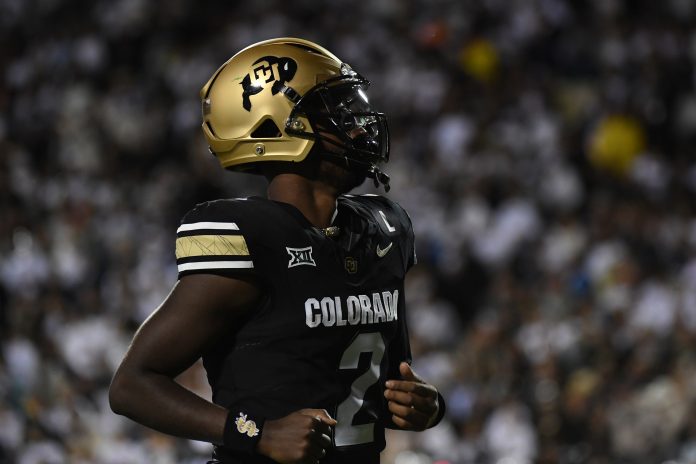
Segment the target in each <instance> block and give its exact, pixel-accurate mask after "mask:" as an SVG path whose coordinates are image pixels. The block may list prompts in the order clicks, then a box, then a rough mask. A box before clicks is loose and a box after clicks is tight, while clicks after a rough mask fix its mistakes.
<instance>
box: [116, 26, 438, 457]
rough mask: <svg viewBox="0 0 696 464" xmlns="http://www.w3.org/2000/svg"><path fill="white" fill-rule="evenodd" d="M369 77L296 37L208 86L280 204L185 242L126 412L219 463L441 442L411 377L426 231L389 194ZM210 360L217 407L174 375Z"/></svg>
mask: <svg viewBox="0 0 696 464" xmlns="http://www.w3.org/2000/svg"><path fill="white" fill-rule="evenodd" d="M368 85H369V83H368V81H367V80H365V79H364V78H363V77H362V76H360V74H358V73H357V72H355V71H354V70H353V69H351V67H350V66H348V65H347V64H345V63H343V62H341V60H339V59H338V58H337V57H336V56H334V55H333V54H332V53H330V52H329V51H328V50H326V49H324V48H322V47H321V46H319V45H317V44H315V43H312V42H309V41H306V40H301V39H295V38H281V39H274V40H268V41H264V42H260V43H257V44H254V45H252V46H250V47H248V48H246V49H244V50H242V51H240V52H239V53H237V54H236V55H234V56H233V57H232V58H231V59H230V60H229V61H227V62H226V63H225V64H224V65H223V66H222V67H220V68H219V69H218V70H217V72H215V73H214V74H213V76H212V77H211V79H210V80H209V81H208V83H207V84H206V85H205V86H204V87H203V89H202V90H201V102H202V110H203V131H204V133H205V136H206V138H207V141H208V143H209V145H210V150H211V152H212V153H213V154H214V155H215V156H216V157H217V159H218V160H219V161H220V163H221V164H222V166H223V167H224V168H228V169H234V170H241V171H246V172H251V173H257V174H262V175H264V176H266V177H267V178H268V181H269V183H268V198H267V199H266V198H255V197H251V198H240V199H227V200H218V201H211V202H207V203H203V204H200V205H198V206H196V207H195V208H193V209H192V210H191V211H190V212H189V213H187V214H186V216H185V217H184V218H183V220H182V223H181V226H180V227H179V228H178V230H177V239H176V261H177V265H178V271H179V280H178V282H177V283H176V285H175V286H174V288H173V290H172V291H171V293H170V295H169V296H168V297H167V298H166V300H165V301H164V302H163V303H162V305H161V306H160V307H159V308H158V309H157V310H156V311H155V312H154V313H153V314H152V316H151V317H150V318H148V320H147V321H145V323H144V324H143V325H142V327H140V329H139V330H138V332H137V333H136V335H135V338H134V339H133V343H132V344H131V346H130V348H129V350H128V352H127V354H126V356H125V357H124V359H123V361H122V363H121V365H120V367H119V369H118V371H117V372H116V374H115V376H114V379H113V382H112V384H111V389H110V402H111V406H112V408H113V410H114V411H115V412H117V413H119V414H124V415H126V416H128V417H131V418H132V419H134V420H136V421H138V422H140V423H142V424H144V425H147V426H149V427H152V428H154V429H157V430H160V431H162V432H165V433H169V434H172V435H176V436H180V437H186V438H190V439H195V440H205V441H209V442H212V443H214V444H215V445H216V446H215V451H214V455H213V460H212V461H211V462H212V463H246V464H248V463H271V462H278V463H315V462H319V461H321V462H324V463H351V464H353V463H361V464H370V463H378V462H379V453H380V451H381V450H382V449H383V448H384V446H385V441H384V428H385V427H386V428H393V429H402V430H416V431H419V430H424V429H427V428H429V427H432V426H434V425H435V424H437V423H438V421H439V420H440V419H441V417H442V415H443V413H444V403H443V400H442V397H441V396H440V395H439V393H438V391H437V390H436V388H435V387H433V386H432V385H430V384H428V383H427V382H425V381H424V380H423V379H421V378H420V377H419V376H418V375H416V373H415V372H414V371H413V370H412V368H411V366H410V362H411V353H410V348H409V340H408V330H407V326H406V315H405V307H404V276H405V275H406V272H407V271H408V269H409V268H410V267H411V266H412V265H413V264H414V262H415V253H414V238H413V231H412V227H411V221H410V219H409V217H408V215H407V214H406V212H405V211H404V210H403V209H402V208H401V207H400V206H399V205H397V204H396V203H394V202H392V201H390V200H388V199H387V198H384V197H382V196H378V195H359V196H353V195H348V194H347V193H348V192H349V191H350V190H351V189H353V188H354V187H356V186H358V185H360V184H361V183H362V182H363V181H364V180H365V179H366V178H369V179H371V180H372V181H373V182H374V183H375V185H383V186H385V187H386V188H388V183H389V178H388V176H387V175H385V174H384V173H383V172H382V171H381V167H380V166H381V165H382V163H385V162H386V161H387V160H388V157H389V134H388V131H387V123H386V120H385V117H384V115H383V114H382V113H379V112H376V111H375V110H374V108H373V106H372V104H371V103H370V101H369V98H368ZM201 357H202V359H203V364H204V366H205V369H206V372H207V375H208V380H209V382H210V385H211V387H212V391H213V402H212V403H211V402H208V401H206V400H204V399H202V398H200V397H198V396H197V395H195V394H193V393H192V392H190V391H188V390H187V389H185V388H183V387H182V386H180V385H179V384H178V383H176V382H175V381H174V378H175V377H176V376H177V375H178V374H180V373H181V372H182V371H184V370H185V369H187V368H188V367H189V366H191V365H192V364H193V363H194V362H195V361H196V360H197V359H199V358H201Z"/></svg>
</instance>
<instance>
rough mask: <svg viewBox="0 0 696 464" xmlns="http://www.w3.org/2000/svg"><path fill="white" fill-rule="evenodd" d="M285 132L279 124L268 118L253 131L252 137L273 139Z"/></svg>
mask: <svg viewBox="0 0 696 464" xmlns="http://www.w3.org/2000/svg"><path fill="white" fill-rule="evenodd" d="M282 136H283V134H282V133H281V132H280V129H278V126H277V125H276V123H275V122H273V120H272V119H266V120H265V121H264V122H262V123H261V124H260V125H259V127H257V128H256V129H254V132H252V133H251V138H254V139H271V138H279V137H282Z"/></svg>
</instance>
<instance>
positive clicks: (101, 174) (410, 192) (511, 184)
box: [0, 0, 696, 464]
mask: <svg viewBox="0 0 696 464" xmlns="http://www.w3.org/2000/svg"><path fill="white" fill-rule="evenodd" d="M695 25H696V4H694V2H692V1H690V0H664V1H659V2H655V1H647V0H644V1H628V0H625V1H622V0H595V1H571V0H530V1H522V0H510V1H507V0H480V1H473V0H469V1H454V0H431V1H425V0H421V1H415V0H408V1H406V0H375V1H370V2H355V1H344V0H332V1H326V2H314V1H308V0H304V1H303V0H299V1H293V2H280V1H272V0H264V1H262V0H255V1H253V2H207V1H191V0H173V1H168V2H149V1H146V0H113V1H106V0H102V1H78V0H75V1H68V0H0V348H1V349H0V399H1V401H0V462H7V463H14V462H18V463H22V464H25V463H26V464H29V463H64V462H70V463H88V462H95V463H143V462H151V463H159V462H162V463H168V462H198V463H200V462H204V461H205V458H206V456H207V453H208V452H209V446H208V445H205V444H196V443H193V442H188V441H185V440H176V439H172V438H169V437H165V436H163V435H160V434H158V433H155V432H152V431H149V430H147V429H145V428H143V427H140V426H138V425H135V424H133V423H132V422H130V421H128V420H125V419H123V418H120V417H118V416H115V415H113V414H112V413H111V412H110V410H109V408H108V404H107V396H106V395H107V388H108V383H109V380H110V376H111V375H112V373H113V371H114V369H115V367H116V366H117V365H118V362H119V361H120V358H121V356H122V355H123V353H124V351H125V349H126V347H127V344H128V342H129V340H130V338H131V337H132V335H133V332H134V330H135V329H136V328H137V326H138V325H139V324H140V323H141V322H142V321H143V320H144V319H145V318H146V317H147V316H148V315H149V314H150V313H151V312H152V310H153V309H154V308H156V307H157V305H158V304H159V302H160V301H161V300H162V298H163V297H164V296H166V294H167V292H168V291H169V289H170V288H171V286H172V285H173V283H174V282H175V280H176V266H175V262H174V253H173V248H174V239H175V230H176V227H177V225H178V221H179V220H180V218H181V216H182V215H183V214H184V213H185V212H186V211H187V210H188V209H190V208H191V207H192V206H193V205H195V204H196V203H197V202H200V201H204V200H210V199H215V198H221V197H230V196H247V195H252V194H263V192H264V183H263V181H262V180H261V179H259V178H255V177H253V176H244V175H239V174H232V173H224V172H223V171H222V170H220V169H219V168H218V167H217V166H216V162H215V160H214V159H213V158H212V157H211V156H210V155H209V154H208V153H207V150H206V146H205V143H204V141H203V138H202V136H201V133H200V129H199V115H200V107H199V101H198V91H199V89H200V87H201V86H202V85H203V84H204V83H205V81H206V80H207V79H208V77H209V76H210V75H211V74H212V72H213V71H214V70H215V69H216V68H217V67H218V66H219V65H220V64H222V63H223V62H224V61H225V60H226V59H227V58H229V56H231V55H232V54H234V53H235V52H236V51H238V50H239V49H241V48H243V47H245V46H247V45H249V44H251V43H253V42H256V41H259V40H263V39H267V38H272V37H278V36H297V37H302V38H306V39H310V40H314V41H316V42H318V43H320V44H321V45H323V46H325V47H327V48H329V49H330V50H331V51H333V52H334V53H335V54H337V55H338V56H339V57H341V58H342V59H343V60H344V61H346V62H348V63H350V64H351V65H352V66H353V67H354V68H355V69H356V70H358V71H359V72H360V73H361V74H363V75H365V76H366V77H368V78H369V79H370V80H372V82H373V86H372V89H371V95H372V98H373V101H374V102H375V103H376V105H377V106H378V107H379V108H380V109H383V110H384V111H385V112H386V113H387V115H388V116H389V118H390V119H389V121H390V128H391V132H392V135H393V138H392V145H393V149H392V154H391V159H392V161H391V162H390V164H389V165H388V166H387V168H386V171H387V172H388V173H389V174H390V175H391V176H392V178H393V184H392V186H393V188H392V191H391V192H390V193H389V196H390V197H391V198H393V199H395V200H397V201H399V202H400V203H401V204H402V205H403V206H405V207H406V208H407V210H408V211H409V212H410V214H411V216H412V218H413V222H414V227H415V230H416V234H417V239H418V241H417V249H418V255H419V264H418V266H416V267H415V268H414V269H413V270H412V272H411V274H410V276H409V281H408V289H407V292H408V293H407V297H408V300H409V308H408V310H409V311H410V324H411V333H412V344H413V350H414V355H415V357H416V362H415V367H416V370H417V371H418V372H419V373H421V375H423V376H424V377H426V378H427V379H429V380H430V381H431V382H433V383H435V384H436V385H438V387H439V388H440V389H441V390H442V392H443V394H444V396H445V397H446V398H447V401H448V407H449V410H448V415H447V417H446V419H445V420H444V422H443V423H442V424H441V425H440V426H439V427H437V428H436V429H433V430H430V431H428V432H426V433H422V434H417V435H411V434H407V433H392V434H391V435H390V437H389V438H390V446H389V448H388V449H387V451H386V452H385V455H384V459H383V460H384V462H386V463H391V462H395V463H398V464H411V463H416V464H421V463H422V464H426V463H433V462H438V463H445V462H452V463H496V464H518V463H519V464H524V463H532V462H535V463H537V462H538V463H611V464H615V463H646V464H655V463H663V462H669V463H682V464H686V463H694V462H696V401H695V398H696V211H695V209H696V198H695V195H696V154H695V153H694V148H695V147H696V144H695V142H696V93H695V92H694V90H695V83H696V72H695V71H696V67H695V63H696V32H695V28H694V26H695ZM362 190H363V191H373V190H372V189H371V188H370V187H369V186H366V187H363V188H362ZM182 381H183V382H185V383H186V384H187V385H189V386H190V387H191V388H194V389H196V391H198V392H200V393H201V394H202V395H206V394H208V393H207V391H206V385H205V384H204V377H203V375H202V372H201V370H200V367H198V366H197V367H195V368H193V369H192V370H190V371H189V372H187V373H186V374H185V375H184V376H183V379H182Z"/></svg>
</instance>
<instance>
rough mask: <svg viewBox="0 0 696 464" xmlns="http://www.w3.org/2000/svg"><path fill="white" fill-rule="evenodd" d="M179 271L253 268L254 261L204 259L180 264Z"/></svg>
mask: <svg viewBox="0 0 696 464" xmlns="http://www.w3.org/2000/svg"><path fill="white" fill-rule="evenodd" d="M178 268H179V272H184V271H191V270H195V271H198V270H210V271H214V270H216V269H253V268H254V263H252V262H251V261H204V262H200V263H184V264H179V266H178Z"/></svg>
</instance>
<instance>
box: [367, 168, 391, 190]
mask: <svg viewBox="0 0 696 464" xmlns="http://www.w3.org/2000/svg"><path fill="white" fill-rule="evenodd" d="M367 177H371V178H372V181H373V182H374V183H375V188H379V186H380V185H382V186H384V191H385V192H388V191H389V189H391V187H390V186H389V175H388V174H385V173H383V172H382V170H381V169H379V168H378V167H377V166H376V165H374V164H373V165H372V167H370V170H369V171H368V174H367Z"/></svg>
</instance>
